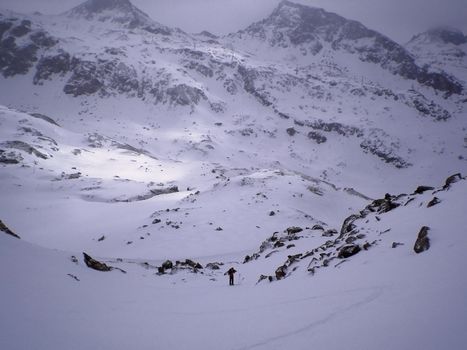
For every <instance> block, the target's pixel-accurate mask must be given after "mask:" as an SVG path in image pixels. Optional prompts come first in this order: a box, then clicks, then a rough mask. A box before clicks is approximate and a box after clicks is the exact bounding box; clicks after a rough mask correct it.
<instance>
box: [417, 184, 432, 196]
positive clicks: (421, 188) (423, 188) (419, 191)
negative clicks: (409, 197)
mask: <svg viewBox="0 0 467 350" xmlns="http://www.w3.org/2000/svg"><path fill="white" fill-rule="evenodd" d="M432 190H434V188H433V187H430V186H418V187H417V189H416V190H415V191H414V193H413V194H422V193H423V192H426V191H432Z"/></svg>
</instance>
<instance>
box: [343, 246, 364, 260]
mask: <svg viewBox="0 0 467 350" xmlns="http://www.w3.org/2000/svg"><path fill="white" fill-rule="evenodd" d="M360 250H362V249H361V248H360V246H359V245H357V244H349V245H345V246H343V247H342V248H341V249H340V250H339V254H338V255H337V257H338V258H339V259H346V258H350V257H351V256H354V255H355V254H357V253H358V252H360Z"/></svg>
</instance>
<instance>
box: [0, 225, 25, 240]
mask: <svg viewBox="0 0 467 350" xmlns="http://www.w3.org/2000/svg"><path fill="white" fill-rule="evenodd" d="M0 232H3V233H6V234H7V235H10V236H13V237H15V238H18V239H21V237H20V236H18V235H17V234H16V233H14V232H13V231H12V230H10V229H9V228H8V227H7V226H6V225H5V224H4V223H3V221H2V220H0Z"/></svg>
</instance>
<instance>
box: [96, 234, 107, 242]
mask: <svg viewBox="0 0 467 350" xmlns="http://www.w3.org/2000/svg"><path fill="white" fill-rule="evenodd" d="M104 239H105V236H104V235H102V237H101V238H99V239H98V240H97V241H98V242H102V241H103V240H104Z"/></svg>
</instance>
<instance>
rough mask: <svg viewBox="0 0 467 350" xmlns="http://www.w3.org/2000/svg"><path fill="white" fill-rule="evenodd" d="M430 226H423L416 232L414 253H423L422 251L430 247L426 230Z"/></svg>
mask: <svg viewBox="0 0 467 350" xmlns="http://www.w3.org/2000/svg"><path fill="white" fill-rule="evenodd" d="M429 230H430V228H429V227H428V226H423V227H422V228H421V229H420V232H419V233H418V237H417V240H416V241H415V245H414V247H413V250H414V251H415V253H417V254H419V253H423V252H424V251H426V250H428V249H430V238H428V231H429Z"/></svg>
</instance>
